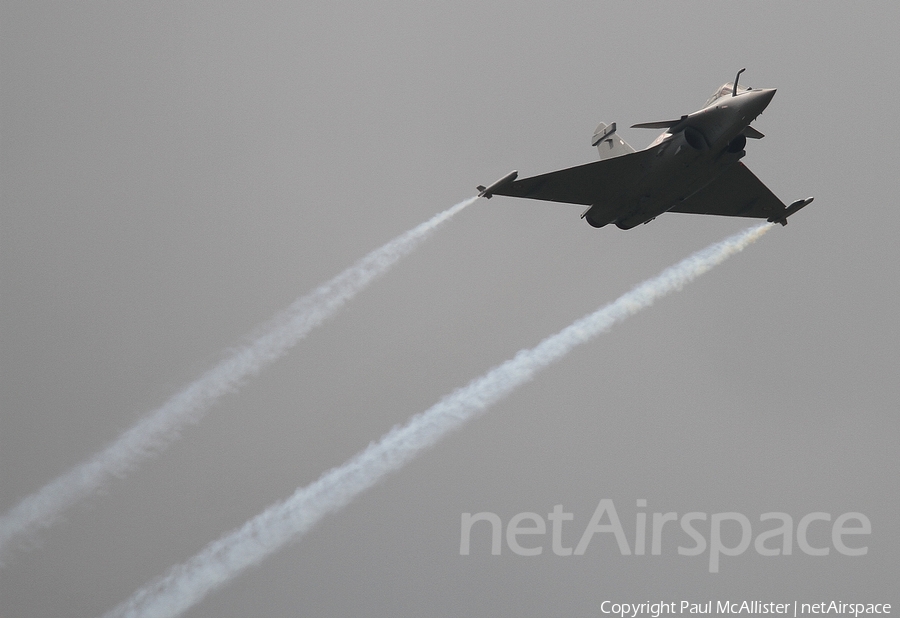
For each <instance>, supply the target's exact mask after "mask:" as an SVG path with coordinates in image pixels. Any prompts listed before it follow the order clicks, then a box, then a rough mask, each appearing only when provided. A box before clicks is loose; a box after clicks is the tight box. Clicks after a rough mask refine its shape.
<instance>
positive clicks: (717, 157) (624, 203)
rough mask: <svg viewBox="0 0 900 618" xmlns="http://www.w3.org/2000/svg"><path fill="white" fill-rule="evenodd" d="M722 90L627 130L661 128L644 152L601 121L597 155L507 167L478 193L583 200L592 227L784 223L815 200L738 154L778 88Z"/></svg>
mask: <svg viewBox="0 0 900 618" xmlns="http://www.w3.org/2000/svg"><path fill="white" fill-rule="evenodd" d="M743 72H744V69H741V70H740V71H738V73H737V76H736V77H735V79H734V82H729V83H727V84H725V85H723V86H722V87H721V88H719V89H718V90H717V91H716V92H715V94H713V96H712V97H710V99H709V100H708V101H707V102H706V106H705V107H704V108H703V109H701V110H699V111H696V112H694V113H693V114H688V115H687V116H682V117H681V118H678V119H677V120H665V121H662V122H645V123H641V124H636V125H634V126H633V127H632V128H645V129H665V132H664V133H663V134H662V135H660V136H659V137H658V138H656V140H655V141H654V142H653V143H652V144H650V146H648V147H647V148H646V149H645V150H641V151H637V152H635V150H634V148H632V147H631V146H629V145H628V144H626V143H625V142H624V141H623V140H622V139H621V138H620V137H619V136H618V135H617V134H616V125H615V123H613V124H612V125H609V126H607V125H606V124H603V123H601V124H600V126H598V127H597V130H596V131H595V132H594V137H593V139H592V140H591V145H593V146H596V147H597V148H598V149H599V151H600V159H601V160H600V161H596V162H594V163H588V164H586V165H579V166H577V167H570V168H568V169H564V170H559V171H557V172H550V173H549V174H541V175H540V176H533V177H531V178H523V179H522V180H516V177H517V176H518V172H515V171H513V172H510V173H509V174H507V175H506V176H504V177H503V178H501V179H500V180H498V181H496V182H495V183H493V184H492V185H490V186H488V187H484V186H479V187H478V191H479V194H478V195H479V197H486V198H488V199H490V198H491V197H493V196H494V195H508V196H512V197H525V198H529V199H535V200H548V201H551V202H564V203H567V204H583V205H585V206H588V207H589V208H588V209H587V210H585V211H584V213H583V214H582V215H581V218H582V219H584V220H586V221H587V222H588V223H590V224H591V225H592V226H594V227H603V226H604V225H607V224H609V223H615V224H616V226H618V227H619V228H621V229H623V230H628V229H631V228H633V227H635V226H636V225H638V224H639V223H649V222H650V221H653V219H655V218H656V217H658V216H659V215H661V214H663V213H664V212H683V213H693V214H703V215H725V216H729V217H753V218H759V219H767V220H768V221H770V222H772V223H780V224H782V225H787V218H788V217H790V216H791V215H792V214H794V213H795V212H797V211H798V210H800V209H801V208H803V207H804V206H806V205H807V204H809V203H810V202H811V201H812V200H813V198H811V197H809V198H806V199H803V200H797V201H796V202H794V203H792V204H791V205H790V206H785V204H784V202H782V201H781V200H780V199H778V198H777V197H775V195H774V194H773V193H772V192H771V191H770V190H769V189H768V188H767V187H766V185H764V184H763V183H762V182H760V180H759V179H758V178H757V177H756V176H754V175H753V173H752V172H751V171H750V170H748V169H747V168H746V167H745V166H744V164H743V163H741V162H740V159H741V158H742V157H743V156H744V155H745V154H746V152H745V150H744V147H745V146H746V145H747V139H748V138H750V139H761V138H762V137H763V134H762V133H760V132H759V131H757V130H756V129H754V128H753V127H751V126H750V123H751V122H753V121H754V120H755V119H756V117H757V116H759V115H760V114H761V113H762V111H763V110H764V109H765V108H766V106H767V105H768V104H769V102H770V101H771V100H772V97H773V96H775V89H774V88H770V89H758V88H757V89H754V88H749V87H746V88H745V87H739V86H738V80H739V79H740V76H741V73H743Z"/></svg>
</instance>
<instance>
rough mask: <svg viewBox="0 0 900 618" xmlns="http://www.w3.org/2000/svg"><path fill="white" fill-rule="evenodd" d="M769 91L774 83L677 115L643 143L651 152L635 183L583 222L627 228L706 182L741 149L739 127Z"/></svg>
mask: <svg viewBox="0 0 900 618" xmlns="http://www.w3.org/2000/svg"><path fill="white" fill-rule="evenodd" d="M774 95H775V90H774V89H767V90H750V91H746V92H741V93H738V94H737V95H736V96H727V97H721V98H719V99H717V100H715V101H713V102H712V103H710V104H709V105H707V106H706V107H704V108H703V109H701V110H699V111H696V112H694V113H693V114H689V115H688V116H685V117H683V118H681V120H679V121H678V122H677V123H676V124H674V126H672V127H671V128H669V129H668V130H667V131H666V132H664V133H663V134H662V135H660V136H659V137H658V138H657V139H656V141H654V142H653V144H651V145H650V147H649V148H648V150H655V156H654V157H653V158H652V159H649V160H647V161H646V162H645V163H644V165H643V166H642V170H641V174H640V178H639V181H638V187H637V188H636V187H633V186H627V187H625V186H623V187H622V191H621V194H622V195H621V198H620V199H619V200H617V201H618V207H613V206H611V205H609V206H601V205H599V204H598V205H595V206H594V207H592V208H591V209H590V210H589V211H588V212H587V213H586V217H587V218H588V222H589V223H591V225H594V226H595V227H600V226H602V225H606V224H607V223H613V222H615V224H616V225H617V226H618V227H620V228H622V229H630V228H632V227H635V226H636V225H639V224H641V223H647V222H649V221H652V220H653V219H655V218H656V217H658V216H659V215H661V214H663V213H664V212H666V211H668V210H671V209H672V208H674V207H675V206H676V205H677V204H678V203H679V202H681V201H683V200H685V199H687V198H689V197H690V196H691V195H693V194H694V193H696V192H698V191H700V190H701V189H703V188H704V187H706V186H707V185H708V184H710V183H711V182H712V181H714V180H715V179H716V178H717V177H718V176H719V175H720V174H722V172H724V171H725V170H726V169H728V168H729V167H730V166H732V165H733V164H735V163H736V162H737V161H739V160H740V159H741V158H742V157H743V156H744V155H745V154H746V152H745V151H744V145H745V144H746V141H747V138H746V136H745V135H744V131H745V130H746V128H747V127H748V126H749V125H750V123H751V122H753V120H755V119H756V117H757V116H759V114H761V113H762V111H763V110H764V109H765V108H766V106H767V105H768V104H769V102H770V101H771V100H772V97H773V96H774ZM635 196H637V197H635ZM623 207H624V208H623ZM623 212H624V213H625V214H623Z"/></svg>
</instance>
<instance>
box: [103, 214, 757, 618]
mask: <svg viewBox="0 0 900 618" xmlns="http://www.w3.org/2000/svg"><path fill="white" fill-rule="evenodd" d="M770 228H771V224H768V223H764V224H761V225H758V226H755V227H751V228H748V229H747V230H745V231H743V232H741V233H739V234H735V235H734V236H731V237H729V238H727V239H726V240H724V241H722V242H720V243H717V244H714V245H711V246H709V247H707V248H706V249H703V250H702V251H699V252H697V253H695V254H694V255H692V256H690V257H688V258H686V259H684V260H682V261H681V262H679V263H678V264H675V265H674V266H671V267H669V268H667V269H666V270H664V271H663V272H662V273H660V274H659V275H657V276H656V277H653V278H652V279H648V280H647V281H645V282H644V283H642V284H640V285H638V286H637V287H636V288H634V289H633V290H631V291H630V292H628V293H626V294H624V295H623V296H621V297H619V298H618V299H617V300H616V301H614V302H612V303H610V304H609V305H606V306H605V307H602V308H601V309H598V310H597V311H596V312H594V313H592V314H590V315H588V316H586V317H583V318H581V319H580V320H577V321H576V322H574V323H573V324H572V325H570V326H568V327H566V328H564V329H563V330H562V331H560V332H559V333H557V334H555V335H552V336H551V337H547V338H546V339H544V340H543V341H542V342H541V343H539V344H538V345H537V346H536V347H534V348H532V349H530V350H521V351H520V352H519V353H518V354H516V355H515V356H514V357H513V358H511V359H510V360H508V361H506V362H505V363H503V364H502V365H499V366H497V367H495V368H494V369H492V370H490V371H489V372H488V373H486V374H485V375H483V376H482V377H480V378H477V379H475V380H473V381H472V382H470V383H469V384H468V385H467V386H465V387H463V388H460V389H457V390H456V391H454V392H453V393H451V394H450V395H447V396H446V397H444V398H443V399H442V400H441V401H439V402H438V403H436V404H435V405H434V406H432V407H431V408H429V409H428V410H426V411H425V412H421V413H419V414H417V415H415V416H413V417H412V418H411V419H410V420H409V421H407V423H406V424H405V425H402V426H400V425H398V426H396V427H394V428H393V429H391V430H390V431H389V432H388V433H386V434H385V435H384V436H383V437H382V438H381V440H380V441H378V442H377V443H372V444H370V445H369V446H368V448H366V449H364V450H363V451H361V452H360V453H358V454H356V455H355V456H354V457H353V458H351V459H350V460H349V461H347V462H346V463H345V464H343V465H342V466H339V467H337V468H333V469H332V470H329V471H328V472H326V473H325V474H323V475H322V476H321V477H320V478H319V479H318V480H317V481H315V482H314V483H312V484H310V485H307V486H306V487H302V488H300V489H298V490H297V491H296V492H295V493H294V495H292V496H291V497H290V498H288V499H287V500H285V501H283V502H278V503H276V504H274V505H272V506H270V507H269V508H268V509H266V510H265V511H263V512H262V513H260V514H259V515H257V516H256V517H254V518H253V519H251V520H249V521H248V522H247V523H245V524H244V525H243V526H242V527H241V528H238V529H236V530H234V531H232V532H231V533H229V534H227V535H226V536H224V537H222V538H220V539H219V540H217V541H214V542H213V543H210V544H209V545H207V546H206V547H205V548H204V549H203V550H202V551H201V552H200V553H199V554H197V555H196V556H194V557H193V558H191V559H190V560H188V561H187V562H185V563H183V564H180V565H176V566H174V567H172V568H171V569H170V570H169V572H168V573H167V574H166V575H164V576H163V577H161V578H159V579H158V580H156V581H154V582H152V583H150V584H149V585H147V586H145V587H144V588H142V589H140V590H138V591H137V592H136V593H135V594H134V595H133V596H132V597H131V598H130V599H129V600H127V601H125V602H124V603H122V604H121V605H119V606H118V607H116V608H115V609H113V610H112V611H110V612H108V613H107V614H105V615H104V618H125V617H127V618H138V617H151V616H152V617H154V618H157V617H158V618H161V617H163V616H166V617H171V616H177V615H179V614H181V613H182V612H184V611H186V610H187V609H189V608H190V607H192V606H193V605H194V604H196V603H198V602H199V601H200V600H202V599H203V598H204V597H205V596H206V595H207V594H208V593H210V592H211V591H213V590H215V589H217V588H219V587H221V586H223V585H225V584H226V583H227V582H228V581H229V580H231V579H232V578H234V577H236V576H237V575H238V574H239V573H241V572H242V571H243V570H244V569H246V568H248V567H251V566H254V565H256V564H259V563H260V562H261V561H262V560H263V559H264V558H266V557H267V556H269V555H270V554H272V553H274V552H275V551H277V550H278V549H280V548H281V547H283V546H284V545H285V544H286V543H288V542H290V541H294V540H297V539H299V538H300V537H301V536H302V535H303V534H305V533H306V532H307V531H309V530H310V528H312V527H313V526H314V525H315V524H316V523H318V522H319V520H321V519H322V518H323V517H325V515H328V514H329V513H333V512H335V511H338V510H340V509H341V508H343V507H344V506H346V505H347V504H349V503H350V502H351V501H352V500H353V499H354V498H355V497H356V496H358V495H359V494H360V493H361V492H363V491H365V490H366V489H368V488H369V487H371V486H372V485H374V484H375V483H376V482H378V481H379V480H381V479H382V478H383V477H384V476H385V475H387V474H388V473H390V472H393V471H395V470H398V469H399V468H401V467H402V466H403V465H405V464H406V463H407V462H409V461H410V460H411V459H412V458H413V457H415V456H416V455H417V454H418V453H420V452H421V451H423V450H424V449H426V448H429V447H430V446H432V445H434V444H435V443H437V442H438V441H439V440H440V439H441V438H442V437H444V436H445V435H446V434H447V433H448V432H450V431H452V430H454V429H457V428H459V427H460V426H461V425H463V424H464V423H466V422H467V421H469V420H471V419H473V418H475V417H476V416H478V415H479V414H480V413H482V412H484V411H485V410H486V409H487V408H488V407H489V406H491V405H492V404H494V403H495V402H497V401H498V400H500V399H502V398H503V397H505V396H506V395H508V394H510V393H511V392H512V391H513V390H515V389H516V388H518V387H519V386H521V385H522V384H524V383H526V382H528V381H529V380H531V378H532V377H534V376H535V374H537V372H539V371H540V370H541V369H544V368H545V367H547V366H548V365H551V364H552V363H554V362H556V361H558V360H559V359H561V358H562V357H563V356H565V355H566V354H568V352H569V351H571V350H572V349H573V348H574V347H575V346H578V345H580V344H582V343H585V342H587V341H588V340H590V339H591V338H592V337H594V336H596V335H598V334H600V333H602V332H604V331H606V330H608V329H609V328H610V327H611V326H613V324H615V323H616V322H619V321H620V320H624V319H625V318H627V317H629V316H631V315H633V314H635V313H637V312H638V311H640V310H641V309H644V308H646V307H649V306H650V305H652V304H653V302H654V301H655V300H656V299H657V298H660V297H662V296H665V295H666V294H668V293H670V292H674V291H676V290H679V289H681V287H682V286H683V285H685V284H686V283H689V282H690V281H692V280H693V279H695V278H696V277H698V276H699V275H701V274H703V273H705V272H706V271H708V270H710V269H711V268H713V267H714V266H716V265H717V264H719V263H721V262H723V261H724V260H725V259H726V258H728V257H729V256H731V255H733V254H735V253H737V252H739V251H741V250H742V249H744V248H745V247H746V246H747V245H749V244H750V243H752V242H753V241H755V240H756V239H757V238H759V237H760V236H762V235H763V234H764V233H765V232H766V231H767V230H769V229H770Z"/></svg>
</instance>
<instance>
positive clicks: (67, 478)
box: [0, 197, 478, 565]
mask: <svg viewBox="0 0 900 618" xmlns="http://www.w3.org/2000/svg"><path fill="white" fill-rule="evenodd" d="M476 199H478V198H475V197H473V198H469V199H467V200H464V201H462V202H460V203H459V204H456V205H455V206H452V207H451V208H448V209H447V210H445V211H444V212H442V213H439V214H437V215H435V216H434V217H432V218H431V219H430V220H428V221H426V222H424V223H422V224H420V225H418V226H417V227H414V228H413V229H411V230H409V231H407V232H405V233H403V234H401V235H400V236H398V237H396V238H394V239H393V240H391V241H390V242H388V243H387V244H386V245H384V246H382V247H380V248H379V249H375V250H374V251H372V252H371V253H369V254H368V255H366V256H365V257H364V258H362V259H361V260H359V261H358V262H357V263H356V264H354V265H353V266H351V267H350V268H348V269H347V270H345V271H344V272H342V273H340V274H339V275H338V276H336V277H335V278H334V279H332V280H331V281H328V282H327V283H325V284H323V285H321V286H320V287H318V288H317V289H315V290H313V291H312V292H310V293H309V294H306V295H305V296H302V297H300V298H298V299H297V300H296V301H294V303H293V304H292V305H291V306H290V307H288V309H286V310H285V311H283V312H281V313H280V314H278V315H277V316H275V317H274V318H272V319H271V320H270V321H269V322H267V323H266V324H264V325H263V326H262V327H261V328H258V329H257V330H256V332H255V334H254V335H253V339H252V340H251V341H250V343H248V344H246V345H244V346H243V347H240V348H237V349H236V350H234V351H233V352H232V353H231V354H230V355H229V356H228V357H226V358H225V359H223V360H222V361H221V362H219V364H218V365H216V366H215V367H213V368H212V369H210V370H209V371H207V372H206V373H205V374H203V375H202V376H201V377H200V378H199V379H198V380H197V381H195V382H194V383H192V384H190V385H188V386H187V387H186V388H185V389H184V390H182V391H181V392H180V393H178V394H176V395H175V396H173V397H172V398H171V399H169V400H168V401H167V402H166V403H165V404H164V405H163V406H162V407H160V408H158V409H157V410H155V411H154V412H152V413H150V414H149V415H147V416H146V417H144V418H143V419H142V420H141V421H140V422H138V423H137V425H135V426H134V427H132V428H131V429H129V430H127V431H126V432H124V433H123V434H122V435H121V436H119V438H118V439H116V440H115V441H114V442H112V443H110V444H109V445H108V446H107V447H106V448H105V449H103V450H102V451H100V452H98V453H96V454H95V455H94V456H93V457H91V458H90V459H88V460H87V461H85V462H82V463H81V464H79V465H77V466H76V467H74V468H72V469H71V470H69V471H68V472H66V473H64V474H63V475H62V476H60V477H58V478H57V479H55V480H54V481H52V482H51V483H49V484H48V485H46V486H45V487H43V488H42V489H40V490H39V491H38V492H36V493H34V494H32V495H30V496H28V497H27V498H25V499H24V500H22V501H21V502H20V503H19V504H18V505H17V506H15V507H13V508H12V509H10V511H9V512H7V513H6V514H5V515H4V516H3V517H2V518H0V565H2V558H3V555H4V553H6V552H7V551H9V548H10V546H11V545H12V542H13V541H14V540H27V539H30V538H31V537H33V535H34V533H35V532H37V531H38V530H40V529H41V528H45V527H48V526H50V525H51V524H52V523H53V522H54V521H55V520H56V519H57V518H58V517H59V515H60V513H61V512H62V511H63V510H65V509H66V508H68V507H70V506H72V505H73V504H75V503H76V502H78V501H80V500H82V499H84V498H86V497H88V496H89V495H91V494H92V493H94V492H96V491H97V490H98V489H100V488H101V487H103V486H104V485H105V484H106V483H107V482H108V481H109V480H110V479H111V478H112V477H116V476H118V477H121V476H124V475H125V473H126V472H128V471H129V470H131V469H132V468H134V467H135V466H136V465H137V464H138V463H139V462H141V461H142V460H144V459H147V458H149V457H152V456H154V455H156V454H158V453H160V452H162V451H163V450H164V449H165V448H166V447H167V446H168V445H169V444H171V443H172V442H173V441H174V440H176V439H177V438H178V435H179V432H180V430H181V428H182V427H184V426H185V425H186V424H188V423H194V424H195V423H198V422H199V421H200V420H201V419H202V418H203V416H204V414H205V413H206V411H207V409H208V408H209V407H210V406H211V405H212V404H213V403H215V401H216V400H217V399H218V398H219V397H221V396H222V395H225V394H226V393H229V392H232V391H235V390H237V389H238V387H239V386H240V385H241V384H242V383H243V382H244V381H245V380H246V379H247V378H248V377H251V376H254V375H256V374H258V373H259V372H260V371H261V370H262V369H263V368H264V367H265V366H267V365H268V364H270V363H272V362H274V361H275V360H277V359H278V358H280V357H281V356H282V355H284V354H285V353H286V352H287V351H288V350H289V349H290V348H291V347H293V346H294V345H295V344H296V343H297V342H299V341H300V340H301V339H303V337H305V336H306V335H307V334H308V333H309V332H310V331H311V330H313V329H314V328H316V327H317V326H319V325H320V324H321V323H322V322H324V321H325V320H326V319H328V318H329V317H331V316H332V315H334V313H335V312H336V311H337V310H338V309H340V308H341V307H342V306H343V305H344V303H346V302H347V301H348V300H350V299H351V298H353V297H354V296H355V295H356V294H357V293H359V292H360V291H362V290H363V289H364V288H365V287H366V286H367V285H369V284H370V283H371V282H372V281H374V280H375V279H376V278H377V277H379V276H380V275H383V274H384V273H386V272H387V271H388V269H390V267H391V266H393V265H394V264H395V263H397V261H398V260H400V259H401V258H403V257H405V256H407V255H409V253H411V252H412V251H413V250H414V249H415V248H416V247H417V246H418V245H419V244H420V243H422V241H424V240H425V239H426V238H428V237H429V236H430V235H431V233H432V232H434V230H435V229H436V228H437V227H438V226H439V225H440V224H441V223H443V222H444V221H446V220H448V219H449V218H450V217H452V216H453V215H455V214H456V213H458V212H459V211H461V210H462V209H463V208H465V207H466V206H469V205H470V204H472V203H473V202H474V201H475V200H476Z"/></svg>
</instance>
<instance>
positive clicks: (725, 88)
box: [704, 82, 752, 107]
mask: <svg viewBox="0 0 900 618" xmlns="http://www.w3.org/2000/svg"><path fill="white" fill-rule="evenodd" d="M748 90H752V88H750V86H738V89H737V91H738V93H741V92H747V91H748ZM732 92H734V82H728V83H727V84H722V87H721V88H719V89H718V90H716V91H715V92H714V93H713V95H712V96H711V97H709V99H708V100H707V101H706V105H704V107H709V106H710V105H712V104H713V103H714V102H716V101H718V100H719V99H721V98H722V97H730V96H731V93H732Z"/></svg>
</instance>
